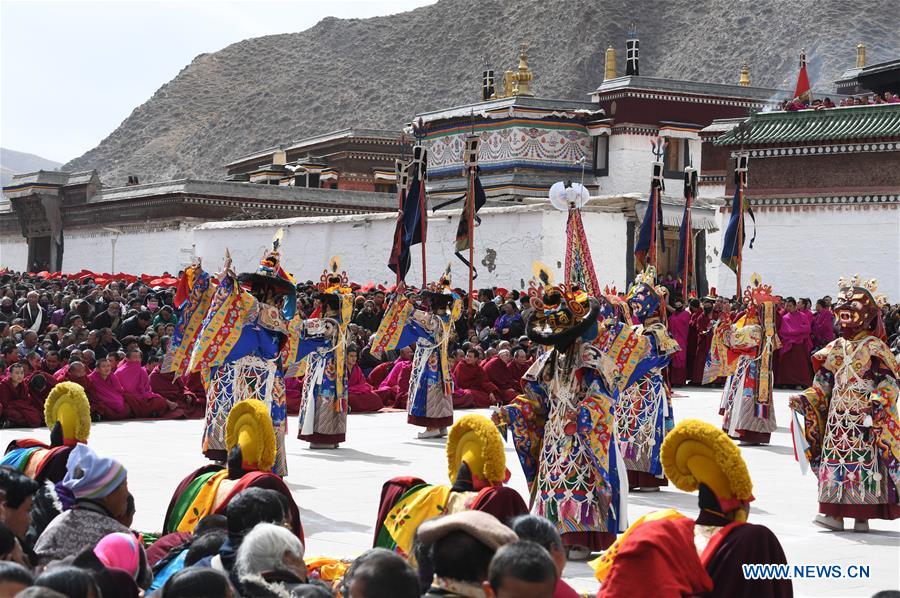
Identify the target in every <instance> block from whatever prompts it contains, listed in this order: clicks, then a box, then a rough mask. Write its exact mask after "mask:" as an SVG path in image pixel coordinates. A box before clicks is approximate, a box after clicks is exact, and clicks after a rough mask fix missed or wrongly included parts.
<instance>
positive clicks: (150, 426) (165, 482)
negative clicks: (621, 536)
mask: <svg viewBox="0 0 900 598" xmlns="http://www.w3.org/2000/svg"><path fill="white" fill-rule="evenodd" d="M720 394H721V390H719V389H715V388H689V389H680V391H679V395H680V396H678V397H676V398H675V399H674V411H675V416H676V420H680V419H685V418H699V419H703V420H706V421H709V422H711V423H714V424H716V425H719V424H720V422H721V419H720V418H719V416H718V415H717V411H718V403H719V396H720ZM789 394H790V393H788V392H786V391H777V392H776V393H775V406H776V413H777V419H778V430H777V431H776V432H775V433H774V434H773V436H772V444H771V445H770V446H764V447H747V448H743V449H742V453H743V455H744V459H745V460H746V461H747V464H748V466H749V468H750V474H751V476H752V478H753V482H754V489H753V494H754V496H755V497H756V501H754V502H753V505H752V512H751V515H750V520H751V521H752V522H754V523H759V524H762V525H766V526H768V527H769V528H770V529H772V530H773V531H774V532H775V533H776V535H777V536H778V538H779V540H780V541H781V544H782V546H783V547H784V550H785V553H786V554H787V558H788V562H789V563H790V564H791V565H806V564H818V565H840V566H841V567H842V568H843V570H844V571H845V572H846V570H847V567H849V566H850V565H861V566H866V567H868V568H869V569H868V571H869V576H868V577H867V578H849V577H844V578H840V579H833V578H812V579H796V580H795V581H794V593H795V595H798V596H853V597H857V596H860V597H862V596H871V595H872V594H874V593H875V592H877V591H879V590H888V589H893V590H896V589H898V588H900V558H898V557H900V521H890V522H889V521H872V523H871V531H870V532H869V533H866V534H857V533H853V532H852V531H846V532H843V533H834V532H828V531H825V530H823V529H821V528H818V527H816V526H814V525H813V524H812V523H811V521H812V518H813V516H814V515H815V514H816V506H817V503H816V482H815V479H814V478H813V476H812V474H810V473H808V474H807V475H806V476H802V475H801V473H800V468H799V465H798V464H797V462H796V461H795V460H794V457H793V449H792V443H791V437H790V431H789V421H790V420H789V419H788V409H787V398H788V396H789ZM485 414H487V412H486V411H485ZM296 425H297V419H296V417H292V418H291V420H290V423H289V426H290V430H289V435H288V440H287V452H288V467H289V476H288V477H287V479H286V481H287V484H288V486H289V487H290V488H291V490H292V491H293V493H294V498H295V499H296V501H297V504H298V505H300V511H301V515H302V518H303V526H304V528H305V532H306V539H307V547H306V553H307V555H308V556H316V555H327V556H334V557H347V558H352V557H354V556H356V555H358V554H359V553H361V552H362V551H364V550H366V549H367V548H369V547H370V546H371V545H372V540H373V533H374V532H373V526H374V524H375V514H376V510H377V506H378V499H379V494H380V491H381V485H382V483H383V482H384V481H385V480H387V479H388V478H390V477H393V476H397V475H416V476H419V477H421V478H423V479H425V480H427V481H429V482H433V483H446V482H447V468H446V457H445V452H444V442H443V440H441V441H434V440H417V439H416V438H415V434H416V429H414V428H413V427H412V426H409V425H407V423H406V415H405V414H404V413H399V412H398V413H379V414H371V415H353V416H350V419H349V424H348V442H347V443H346V444H345V445H342V448H340V449H339V450H336V451H313V450H310V449H309V448H308V446H307V444H306V443H302V442H300V441H299V440H297V439H296V433H297V430H296ZM201 431H202V422H200V421H196V420H194V421H158V422H156V421H153V422H151V421H132V422H117V423H101V424H95V425H94V427H93V429H92V431H91V437H90V441H89V442H90V445H91V446H92V447H93V448H94V449H95V450H97V451H98V452H99V453H101V454H107V455H110V456H115V457H117V458H119V459H120V460H121V461H122V462H123V463H124V464H125V466H126V467H127V468H128V472H129V475H128V482H129V487H130V489H131V492H132V493H133V494H134V496H135V499H136V504H137V514H136V516H135V521H134V524H135V528H136V529H139V530H145V531H158V530H159V529H160V528H161V527H162V523H163V517H164V515H165V512H166V507H167V505H168V503H169V499H170V498H171V494H172V491H173V490H174V489H175V487H176V485H177V484H178V482H179V481H180V480H181V479H182V478H183V477H184V476H185V475H186V474H187V473H189V472H190V471H192V470H193V469H195V468H197V467H200V466H201V465H203V464H205V463H206V461H205V460H204V458H203V456H202V455H201V454H200V435H201ZM21 437H37V438H40V439H45V440H46V439H47V438H48V437H49V433H48V432H47V430H46V429H44V430H3V431H2V432H0V446H3V447H5V446H6V445H7V444H8V443H9V441H11V440H12V439H14V438H21ZM507 465H508V467H509V469H510V471H511V472H512V478H511V480H510V484H511V485H512V487H514V488H515V489H516V490H518V491H519V492H520V493H521V494H522V495H523V496H526V497H527V490H526V485H525V480H524V477H523V476H522V471H521V468H520V467H519V463H518V460H517V459H516V456H515V453H514V452H513V451H512V449H511V448H509V447H508V448H507ZM667 507H673V508H676V509H679V510H681V511H682V512H683V513H685V514H688V515H692V514H695V513H696V511H697V499H696V495H689V494H685V493H683V492H681V491H679V490H677V489H675V488H674V487H671V486H670V487H668V488H665V489H663V490H662V491H661V492H656V493H650V494H646V493H644V494H641V493H639V494H634V493H632V494H631V495H630V496H629V517H630V518H631V519H632V520H633V519H634V518H636V517H638V516H640V515H642V514H644V513H647V512H649V511H653V510H657V509H661V508H667ZM849 524H850V525H849V527H851V528H852V521H850V522H849ZM565 575H566V577H567V578H568V579H569V580H570V582H571V583H572V585H573V586H574V587H575V588H576V589H578V590H580V591H582V592H586V593H588V594H589V595H594V594H595V593H596V590H597V587H598V585H597V582H596V581H595V580H594V578H593V573H592V571H591V570H590V569H589V568H588V566H587V565H586V564H584V563H569V565H568V566H567V568H566V573H565Z"/></svg>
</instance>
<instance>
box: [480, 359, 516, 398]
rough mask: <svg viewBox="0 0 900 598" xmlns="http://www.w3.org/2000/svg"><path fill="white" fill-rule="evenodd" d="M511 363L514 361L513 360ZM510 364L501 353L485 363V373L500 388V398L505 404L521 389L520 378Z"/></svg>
mask: <svg viewBox="0 0 900 598" xmlns="http://www.w3.org/2000/svg"><path fill="white" fill-rule="evenodd" d="M509 363H512V360H510V362H509ZM508 366H509V364H507V363H505V362H504V361H503V360H502V359H501V358H500V356H499V355H495V356H494V357H491V358H490V359H488V360H487V361H486V362H485V363H484V373H486V374H487V376H488V379H489V380H490V381H491V382H493V383H494V386H496V387H497V388H498V389H500V396H498V398H499V399H500V401H501V402H502V403H503V404H504V405H508V404H509V402H510V401H512V400H513V399H514V398H516V395H518V394H519V392H520V389H521V387H520V386H519V380H520V378H516V377H515V374H514V373H513V372H512V371H511V370H510V369H509V367H508Z"/></svg>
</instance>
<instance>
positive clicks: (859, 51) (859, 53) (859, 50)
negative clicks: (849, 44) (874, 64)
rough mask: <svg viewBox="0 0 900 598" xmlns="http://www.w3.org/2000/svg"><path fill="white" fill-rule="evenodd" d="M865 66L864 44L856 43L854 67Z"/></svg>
mask: <svg viewBox="0 0 900 598" xmlns="http://www.w3.org/2000/svg"><path fill="white" fill-rule="evenodd" d="M864 66H866V45H865V44H857V45H856V68H858V69H861V68H863V67H864Z"/></svg>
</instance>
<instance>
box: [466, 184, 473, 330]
mask: <svg viewBox="0 0 900 598" xmlns="http://www.w3.org/2000/svg"><path fill="white" fill-rule="evenodd" d="M466 218H467V219H468V228H469V309H468V311H469V325H470V326H471V323H472V318H473V317H474V313H473V312H474V308H475V305H474V302H473V299H472V293H473V291H474V290H475V275H474V268H475V265H474V261H475V168H474V167H472V166H470V167H469V181H468V185H467V188H466Z"/></svg>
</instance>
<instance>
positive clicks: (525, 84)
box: [515, 44, 534, 96]
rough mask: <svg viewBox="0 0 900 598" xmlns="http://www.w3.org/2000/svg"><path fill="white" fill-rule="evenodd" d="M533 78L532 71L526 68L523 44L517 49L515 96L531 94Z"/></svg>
mask: <svg viewBox="0 0 900 598" xmlns="http://www.w3.org/2000/svg"><path fill="white" fill-rule="evenodd" d="M532 79H534V73H532V72H531V69H530V68H528V55H527V54H526V53H525V44H522V47H521V48H520V50H519V70H518V72H516V75H515V80H516V93H515V95H517V96H533V95H534V93H532V91H531V87H530V86H531V81H532Z"/></svg>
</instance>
